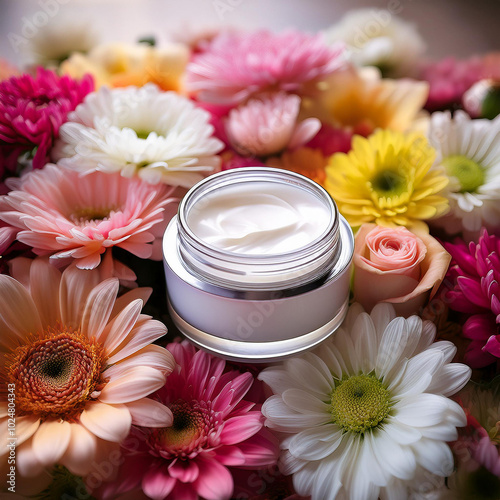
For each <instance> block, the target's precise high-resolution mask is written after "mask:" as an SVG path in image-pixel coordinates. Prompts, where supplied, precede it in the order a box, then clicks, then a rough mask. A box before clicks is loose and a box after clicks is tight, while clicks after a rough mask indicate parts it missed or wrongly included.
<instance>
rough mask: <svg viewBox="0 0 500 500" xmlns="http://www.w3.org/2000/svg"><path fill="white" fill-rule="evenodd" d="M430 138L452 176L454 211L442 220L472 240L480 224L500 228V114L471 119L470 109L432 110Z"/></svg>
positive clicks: (439, 160)
mask: <svg viewBox="0 0 500 500" xmlns="http://www.w3.org/2000/svg"><path fill="white" fill-rule="evenodd" d="M429 141H430V143H431V145H432V146H433V147H434V148H436V150H437V152H438V157H437V160H436V166H444V167H445V170H446V172H447V173H448V175H449V177H450V183H449V185H448V187H447V193H445V196H447V198H448V199H449V201H450V212H449V213H448V215H446V216H445V217H443V218H441V219H440V220H436V221H435V222H436V224H437V225H441V226H443V227H444V228H445V230H446V231H447V232H448V233H450V234H453V233H458V232H460V231H463V232H464V236H465V237H466V238H468V239H474V238H476V237H477V236H478V235H479V232H480V230H481V227H483V226H484V227H486V228H487V229H488V230H489V231H492V232H496V231H498V229H499V228H500V117H498V118H496V119H495V120H486V119H484V120H472V119H471V118H470V117H469V116H468V115H467V113H464V112H463V111H456V112H455V114H454V116H453V118H452V117H451V114H450V112H449V111H447V112H443V113H441V112H439V113H433V115H432V117H431V125H430V129H429Z"/></svg>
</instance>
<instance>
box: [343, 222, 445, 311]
mask: <svg viewBox="0 0 500 500" xmlns="http://www.w3.org/2000/svg"><path fill="white" fill-rule="evenodd" d="M450 260H451V256H450V254H449V253H448V252H447V251H446V250H445V249H444V248H443V247H442V246H441V245H440V244H439V243H438V241H436V240H435V239H434V238H433V237H432V236H430V235H429V234H427V233H424V232H418V231H414V232H411V231H408V229H406V228H404V227H397V228H389V227H381V226H377V225H375V224H363V225H362V226H361V227H360V229H359V231H358V233H357V234H356V241H355V246H354V260H353V262H354V300H355V301H356V302H359V303H360V304H361V305H362V306H363V307H364V308H365V310H366V311H368V312H369V311H371V309H372V308H373V307H374V306H375V305H376V304H377V303H379V302H390V303H391V304H393V305H394V308H395V309H396V313H397V314H398V315H400V316H405V317H408V316H411V315H412V314H418V313H419V310H420V309H421V308H422V307H423V306H424V304H425V303H426V301H427V300H428V299H429V298H431V297H432V296H433V295H434V293H435V292H436V291H437V289H438V288H439V285H440V284H441V282H442V281H443V278H444V276H445V274H446V271H447V269H448V266H449V264H450Z"/></svg>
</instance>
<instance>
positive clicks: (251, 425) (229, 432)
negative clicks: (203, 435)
mask: <svg viewBox="0 0 500 500" xmlns="http://www.w3.org/2000/svg"><path fill="white" fill-rule="evenodd" d="M262 425H263V424H262V414H261V413H260V411H259V412H251V413H248V414H247V415H242V416H240V417H233V418H230V419H228V420H226V423H225V424H224V429H222V432H221V435H220V437H221V440H222V442H223V443H224V444H228V445H231V444H236V443H240V442H241V441H244V440H246V439H248V438H250V437H252V436H253V435H254V434H256V433H257V432H259V431H260V429H261V428H262Z"/></svg>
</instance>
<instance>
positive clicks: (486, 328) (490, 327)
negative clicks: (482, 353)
mask: <svg viewBox="0 0 500 500" xmlns="http://www.w3.org/2000/svg"><path fill="white" fill-rule="evenodd" d="M462 332H463V335H464V337H466V338H468V339H471V340H481V341H483V342H484V341H486V340H488V339H489V338H490V337H491V336H492V335H495V334H496V333H497V327H496V323H495V317H494V316H493V315H492V314H475V315H474V316H471V317H470V318H469V319H468V320H467V321H466V322H465V324H464V326H463V328H462Z"/></svg>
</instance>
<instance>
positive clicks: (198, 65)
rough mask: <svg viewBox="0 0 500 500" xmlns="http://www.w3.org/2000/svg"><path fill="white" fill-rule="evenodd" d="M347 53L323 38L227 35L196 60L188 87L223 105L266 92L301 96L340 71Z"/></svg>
mask: <svg viewBox="0 0 500 500" xmlns="http://www.w3.org/2000/svg"><path fill="white" fill-rule="evenodd" d="M342 53H343V47H342V46H341V45H338V46H333V47H330V46H328V45H327V44H326V43H325V41H324V39H323V37H322V35H316V36H311V35H307V34H305V33H300V32H298V31H285V32H283V33H280V34H274V33H271V32H269V31H265V30H261V31H256V32H254V33H232V32H230V33H221V34H220V35H218V36H216V37H215V38H214V39H212V40H211V41H210V42H208V44H207V46H206V47H204V50H203V51H201V52H200V53H198V54H195V55H194V57H193V60H192V62H191V63H190V64H189V65H188V67H187V75H186V88H187V90H188V92H190V93H192V94H194V95H196V96H197V97H198V99H199V100H200V101H207V102H213V103H221V104H222V103H233V104H235V103H238V102H241V101H243V100H245V99H247V98H248V97H249V96H251V95H252V94H255V93H258V92H262V91H265V90H273V91H276V90H284V91H287V92H293V93H296V94H301V93H303V92H306V91H307V90H306V88H305V87H306V85H307V84H309V83H315V82H317V81H319V80H320V79H321V78H323V77H325V76H327V75H329V74H331V73H333V72H334V71H335V70H336V69H338V68H339V67H340V66H341V65H342V64H343V58H342Z"/></svg>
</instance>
